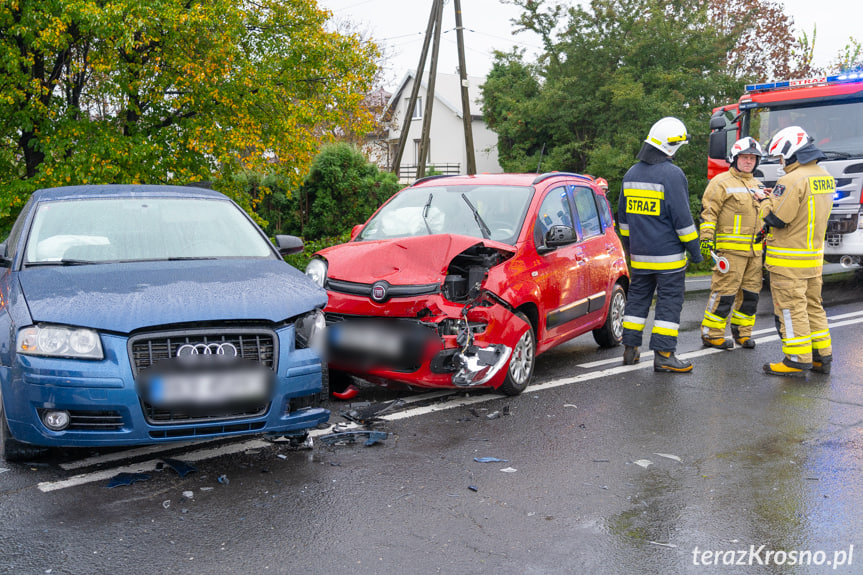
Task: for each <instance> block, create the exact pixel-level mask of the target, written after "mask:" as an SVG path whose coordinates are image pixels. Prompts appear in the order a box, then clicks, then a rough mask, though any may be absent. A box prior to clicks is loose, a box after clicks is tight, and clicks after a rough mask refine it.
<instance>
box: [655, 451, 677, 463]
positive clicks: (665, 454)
mask: <svg viewBox="0 0 863 575" xmlns="http://www.w3.org/2000/svg"><path fill="white" fill-rule="evenodd" d="M653 455H658V456H659V457H665V458H667V459H673V460H674V461H679V462H680V463H683V460H682V459H680V458H679V457H677V456H676V455H671V454H670V453H654V454H653Z"/></svg>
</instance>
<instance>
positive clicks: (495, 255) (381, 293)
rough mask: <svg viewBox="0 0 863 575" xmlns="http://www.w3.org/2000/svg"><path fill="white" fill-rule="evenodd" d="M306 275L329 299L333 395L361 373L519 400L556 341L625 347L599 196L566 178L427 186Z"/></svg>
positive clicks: (594, 186) (400, 199)
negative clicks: (583, 338)
mask: <svg viewBox="0 0 863 575" xmlns="http://www.w3.org/2000/svg"><path fill="white" fill-rule="evenodd" d="M306 274H308V275H309V276H311V277H312V278H313V279H314V280H315V281H317V282H318V284H320V285H322V286H323V287H325V288H326V290H327V294H328V296H329V303H328V304H327V306H326V308H325V309H324V312H325V315H326V318H327V339H328V342H329V347H328V349H329V356H328V361H329V365H330V381H331V391H336V390H337V389H338V388H339V387H344V386H345V385H346V384H347V382H348V381H349V379H350V378H349V377H345V376H346V375H347V374H354V375H357V376H359V377H361V378H362V379H364V380H367V381H371V382H374V383H378V384H383V385H387V384H389V383H392V382H398V383H401V384H407V385H410V386H418V387H431V388H468V387H490V388H495V389H498V390H499V391H500V392H502V393H505V394H507V395H517V394H519V393H521V392H522V391H523V390H524V389H525V387H527V385H528V384H529V383H530V380H531V378H532V377H533V371H534V365H535V362H536V356H537V355H538V354H540V353H542V352H544V351H546V350H547V349H550V348H551V347H553V346H555V345H558V344H560V343H563V342H565V341H567V340H569V339H572V338H574V337H576V336H579V335H582V334H584V333H587V332H588V331H593V336H594V338H595V339H596V342H597V343H598V344H599V345H600V346H603V347H612V346H616V345H618V344H619V343H620V340H621V336H622V333H623V326H622V323H623V311H624V307H625V304H626V290H627V289H628V287H629V271H628V269H627V267H626V261H625V258H624V253H623V247H622V245H621V243H620V240H619V239H618V237H617V234H616V233H615V231H614V221H613V219H612V211H611V207H610V205H609V202H608V200H607V199H606V197H605V192H604V190H603V189H602V188H601V187H600V186H599V185H598V183H597V181H595V180H594V179H593V178H592V177H590V176H582V175H578V174H569V173H562V172H553V173H548V174H542V175H536V174H482V175H476V176H432V177H429V178H425V179H422V180H419V181H417V182H416V183H414V184H413V185H412V186H409V187H407V188H405V189H403V190H401V191H400V192H398V193H397V194H395V195H394V196H393V197H392V198H390V199H389V200H388V201H387V202H386V203H385V204H384V205H383V206H382V207H381V208H380V209H378V211H377V212H376V213H375V214H374V215H373V216H372V217H371V218H370V219H369V221H368V222H366V223H365V224H364V225H359V226H357V227H356V228H355V229H354V231H353V233H352V235H351V240H350V241H349V242H348V243H345V244H341V245H337V246H332V247H329V248H326V249H323V250H320V251H319V252H317V253H316V254H315V257H314V259H312V261H311V263H309V265H308V267H307V268H306Z"/></svg>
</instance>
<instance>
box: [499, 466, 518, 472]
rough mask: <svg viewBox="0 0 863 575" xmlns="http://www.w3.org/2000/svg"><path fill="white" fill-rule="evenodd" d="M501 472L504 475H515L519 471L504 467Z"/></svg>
mask: <svg viewBox="0 0 863 575" xmlns="http://www.w3.org/2000/svg"><path fill="white" fill-rule="evenodd" d="M501 471H503V472H504V473H515V472H516V471H518V469H515V468H514V467H504V468H503V469H501Z"/></svg>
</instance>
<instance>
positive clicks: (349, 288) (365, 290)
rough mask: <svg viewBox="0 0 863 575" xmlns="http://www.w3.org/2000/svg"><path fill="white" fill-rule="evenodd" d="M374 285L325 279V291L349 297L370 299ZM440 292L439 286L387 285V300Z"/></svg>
mask: <svg viewBox="0 0 863 575" xmlns="http://www.w3.org/2000/svg"><path fill="white" fill-rule="evenodd" d="M373 285H374V284H363V283H356V282H349V281H343V280H335V279H327V289H328V290H330V291H334V292H339V293H345V294H350V295H359V296H364V297H368V298H370V297H372V286H373ZM439 292H440V284H408V285H389V284H387V299H390V298H410V297H416V296H421V295H432V294H436V293H439Z"/></svg>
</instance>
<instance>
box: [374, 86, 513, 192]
mask: <svg viewBox="0 0 863 575" xmlns="http://www.w3.org/2000/svg"><path fill="white" fill-rule="evenodd" d="M415 78H416V73H415V72H414V71H409V72H408V73H407V74H405V77H404V79H402V81H401V83H400V84H399V86H398V88H397V89H396V90H395V92H394V93H393V95H392V97H390V100H389V102H388V103H387V111H388V112H389V113H390V114H391V120H390V123H389V129H388V130H387V134H386V138H387V144H388V145H387V154H386V155H387V157H386V158H379V165H380V166H381V168H382V169H392V162H393V159H394V158H395V154H396V150H397V148H398V145H399V138H400V137H401V133H402V132H401V131H402V129H404V127H405V126H407V129H408V138H407V141H406V143H405V149H404V152H403V153H402V158H401V165H400V169H399V179H400V180H401V181H405V182H409V181H412V180H413V179H414V178H415V176H416V171H417V163H418V158H419V149H420V138H421V136H422V127H423V114H424V113H425V107H426V98H427V97H428V81H427V78H426V79H423V80H422V82H421V84H420V89H419V92H418V96H417V101H416V105H415V106H414V109H413V110H408V104H409V103H410V97H411V91H412V90H413V85H414V81H415ZM484 81H485V79H484V78H481V77H478V76H468V82H469V91H468V93H469V95H470V98H471V103H470V113H471V129H472V131H473V144H474V159H475V160H476V171H477V173H501V172H503V170H502V169H501V167H500V164H499V163H498V160H497V134H495V133H494V132H492V131H491V130H490V129H489V128H488V126H486V125H485V122H484V121H483V117H482V98H481V97H480V93H479V87H480V85H482V83H483V82H484ZM434 91H435V93H434V104H433V108H432V121H431V125H430V131H429V152H428V155H427V156H426V173H428V172H429V171H431V170H432V169H433V170H434V171H435V172H438V173H443V174H466V173H467V151H466V146H465V136H464V123H463V120H462V105H461V79H460V77H459V76H458V75H457V74H438V75H437V76H436V78H435V90H434ZM381 160H382V161H381Z"/></svg>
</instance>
